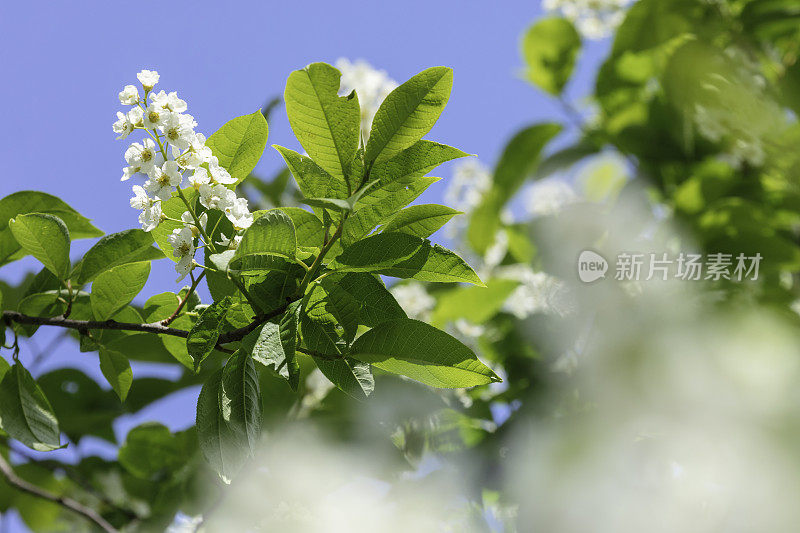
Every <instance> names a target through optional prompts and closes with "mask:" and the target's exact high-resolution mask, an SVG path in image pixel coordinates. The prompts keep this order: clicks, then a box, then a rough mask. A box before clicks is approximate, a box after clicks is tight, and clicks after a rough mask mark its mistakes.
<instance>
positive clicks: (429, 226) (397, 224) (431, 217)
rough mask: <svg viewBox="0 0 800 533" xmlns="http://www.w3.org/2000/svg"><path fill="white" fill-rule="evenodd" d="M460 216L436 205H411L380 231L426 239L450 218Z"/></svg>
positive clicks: (458, 213)
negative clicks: (396, 232) (395, 232)
mask: <svg viewBox="0 0 800 533" xmlns="http://www.w3.org/2000/svg"><path fill="white" fill-rule="evenodd" d="M460 214H462V213H461V211H456V210H455V209H452V208H450V207H446V206H443V205H438V204H422V205H412V206H411V207H407V208H405V209H403V210H402V211H400V212H399V213H397V214H396V215H395V216H393V217H392V218H391V219H390V220H389V222H387V223H386V224H385V225H384V226H383V229H382V231H386V232H389V231H398V232H400V233H408V234H409V235H415V236H417V237H420V238H422V239H427V238H428V237H430V236H431V235H433V234H434V233H436V231H437V230H438V229H439V228H441V227H442V226H444V225H445V224H447V222H448V221H449V220H450V219H451V218H453V217H454V216H456V215H460Z"/></svg>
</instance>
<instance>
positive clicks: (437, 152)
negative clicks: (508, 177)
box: [370, 140, 469, 183]
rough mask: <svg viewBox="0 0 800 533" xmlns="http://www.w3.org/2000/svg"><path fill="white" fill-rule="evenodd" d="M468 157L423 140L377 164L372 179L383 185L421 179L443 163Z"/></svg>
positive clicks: (449, 147) (372, 172)
mask: <svg viewBox="0 0 800 533" xmlns="http://www.w3.org/2000/svg"><path fill="white" fill-rule="evenodd" d="M468 155H469V154H466V153H464V152H462V151H461V150H459V149H458V148H453V147H452V146H447V145H446V144H439V143H436V142H433V141H426V140H421V141H417V142H416V143H414V144H412V145H411V146H409V147H408V148H406V149H405V150H403V151H402V152H400V153H399V154H397V155H395V156H394V157H392V158H391V159H388V160H386V161H382V162H380V163H375V165H373V167H372V170H371V171H370V179H377V180H380V181H381V183H388V182H390V181H411V180H413V179H415V178H421V177H422V176H424V175H425V174H427V173H428V172H430V171H431V170H433V169H434V168H436V167H438V166H439V165H441V164H442V163H446V162H447V161H452V160H453V159H458V158H459V157H467V156H468Z"/></svg>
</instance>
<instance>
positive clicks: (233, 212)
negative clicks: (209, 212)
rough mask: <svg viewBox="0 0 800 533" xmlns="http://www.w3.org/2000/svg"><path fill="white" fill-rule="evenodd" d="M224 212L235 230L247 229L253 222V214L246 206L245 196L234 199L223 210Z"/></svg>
mask: <svg viewBox="0 0 800 533" xmlns="http://www.w3.org/2000/svg"><path fill="white" fill-rule="evenodd" d="M225 214H226V215H227V217H228V220H230V221H231V223H232V224H233V227H234V228H236V229H237V230H243V229H247V228H249V227H250V226H251V225H252V224H253V214H252V213H251V212H250V210H249V209H248V208H247V199H246V198H237V199H236V200H234V201H233V203H232V204H231V205H230V206H229V207H228V208H227V209H226V210H225Z"/></svg>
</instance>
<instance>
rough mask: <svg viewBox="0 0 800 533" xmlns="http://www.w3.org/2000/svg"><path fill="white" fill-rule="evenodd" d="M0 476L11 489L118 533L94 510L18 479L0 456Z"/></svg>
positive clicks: (105, 529)
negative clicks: (51, 503) (57, 506)
mask: <svg viewBox="0 0 800 533" xmlns="http://www.w3.org/2000/svg"><path fill="white" fill-rule="evenodd" d="M0 474H2V475H3V477H5V478H6V481H7V482H8V484H9V485H11V486H12V487H15V488H17V489H18V490H21V491H22V492H27V493H28V494H30V495H32V496H35V497H37V498H41V499H43V500H48V501H51V502H53V503H56V504H58V505H60V506H62V507H64V508H66V509H69V510H70V511H72V512H74V513H77V514H79V515H81V516H82V517H84V518H85V519H87V520H89V521H91V522H94V523H95V524H97V525H98V526H99V527H100V528H101V529H103V531H106V532H107V533H118V530H117V529H116V528H115V527H114V526H112V525H111V524H109V523H108V522H107V521H106V519H105V518H103V517H102V516H100V515H99V514H98V513H97V511H95V510H94V509H90V508H89V507H86V506H85V505H83V504H81V503H79V502H77V501H75V500H73V499H72V498H68V497H66V496H59V495H57V494H53V493H52V492H49V491H47V490H45V489H43V488H41V487H37V486H36V485H34V484H32V483H28V482H27V481H25V480H24V479H22V478H21V477H19V476H18V475H17V474H16V473H15V472H14V469H13V468H11V465H10V464H9V463H8V461H6V459H5V457H3V456H2V454H0Z"/></svg>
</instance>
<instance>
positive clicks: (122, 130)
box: [112, 111, 134, 139]
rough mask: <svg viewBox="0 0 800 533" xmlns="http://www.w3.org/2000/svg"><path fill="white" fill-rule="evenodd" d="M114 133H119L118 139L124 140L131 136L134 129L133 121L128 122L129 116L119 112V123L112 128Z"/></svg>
mask: <svg viewBox="0 0 800 533" xmlns="http://www.w3.org/2000/svg"><path fill="white" fill-rule="evenodd" d="M112 128H113V130H114V133H117V134H118V135H117V139H124V138H126V137H127V136H128V135H130V134H131V132H132V131H133V129H134V127H133V124H131V121H130V120H128V115H127V114H125V113H121V112H119V111H117V121H116V122H114V124H113V126H112Z"/></svg>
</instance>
